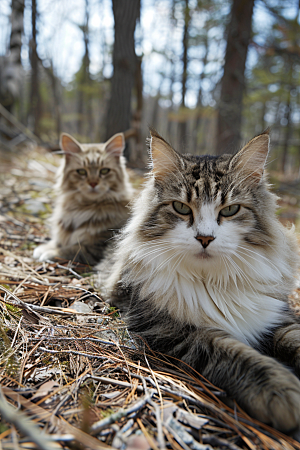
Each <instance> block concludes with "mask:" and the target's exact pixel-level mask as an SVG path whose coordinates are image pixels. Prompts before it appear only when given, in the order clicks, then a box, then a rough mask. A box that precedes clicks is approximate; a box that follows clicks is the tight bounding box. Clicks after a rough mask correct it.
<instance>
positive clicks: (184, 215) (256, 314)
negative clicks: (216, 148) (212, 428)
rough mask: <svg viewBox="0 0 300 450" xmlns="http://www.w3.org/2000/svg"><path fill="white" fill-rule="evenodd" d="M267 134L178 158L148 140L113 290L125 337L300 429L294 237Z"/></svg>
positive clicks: (275, 421) (268, 418)
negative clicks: (269, 163)
mask: <svg viewBox="0 0 300 450" xmlns="http://www.w3.org/2000/svg"><path fill="white" fill-rule="evenodd" d="M268 144H269V136H268V133H263V134H261V135H259V136H257V137H255V138H254V139H252V140H251V141H250V142H249V143H248V144H247V145H246V146H245V147H244V148H243V149H242V150H240V151H239V152H238V153H237V154H236V155H223V156H220V157H215V156H191V155H180V154H178V153H177V152H175V150H173V149H172V148H171V146H170V145H169V144H168V143H167V142H166V141H165V140H164V139H163V138H162V137H160V136H159V135H158V133H157V132H155V131H154V130H152V132H151V158H152V166H153V168H152V172H151V174H150V177H149V180H148V181H147V183H146V184H145V187H144V189H143V191H142V193H141V195H140V197H139V198H137V199H136V201H135V203H134V206H133V215H132V218H131V220H130V221H129V223H128V225H127V226H126V227H125V228H124V230H123V231H122V234H121V237H120V238H119V243H118V249H117V252H116V255H117V259H116V263H115V266H114V270H113V273H112V275H111V277H110V279H109V280H108V283H107V292H108V294H107V295H108V298H109V299H110V302H111V303H112V304H114V305H115V306H118V307H120V308H121V309H122V310H124V311H127V315H126V320H127V323H128V327H129V330H130V331H131V332H134V333H136V334H138V335H140V336H141V337H142V338H143V339H144V340H146V341H147V342H148V344H149V345H150V346H151V347H152V349H154V350H157V351H160V352H163V353H166V354H168V355H170V356H172V357H175V358H178V359H181V360H182V361H184V362H186V363H188V364H190V365H191V366H193V367H194V368H195V369H196V370H197V371H199V372H200V373H201V374H202V375H203V376H204V377H206V378H207V379H208V380H210V381H211V382H212V383H214V384H215V385H217V386H219V387H220V388H222V389H224V390H225V391H226V392H227V394H228V395H229V396H230V397H231V398H233V399H234V400H236V401H237V403H238V404H239V405H240V406H241V407H242V408H243V409H244V410H245V411H246V412H247V413H248V414H249V415H251V416H252V417H254V418H256V419H259V420H260V421H262V422H265V423H267V424H270V425H271V426H273V427H275V428H277V429H278V430H282V431H284V432H287V433H291V432H294V431H295V430H299V428H300V381H299V379H298V377H300V325H299V323H298V319H297V318H296V317H295V315H294V314H293V313H292V311H291V310H290V308H289V305H288V295H289V293H290V292H291V290H292V289H293V285H294V277H295V275H296V271H297V264H298V256H297V242H296V238H295V235H294V233H293V230H292V229H291V230H288V229H287V228H284V227H283V226H282V225H281V224H280V223H279V221H278V219H277V217H276V197H275V195H274V194H273V193H271V192H270V190H269V186H268V184H267V181H266V178H265V175H264V166H265V162H266V158H267V155H268Z"/></svg>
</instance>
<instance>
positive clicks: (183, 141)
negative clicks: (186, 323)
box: [178, 0, 191, 151]
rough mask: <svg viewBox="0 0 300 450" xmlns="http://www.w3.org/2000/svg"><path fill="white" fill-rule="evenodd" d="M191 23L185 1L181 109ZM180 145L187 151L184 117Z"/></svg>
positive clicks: (183, 99)
mask: <svg viewBox="0 0 300 450" xmlns="http://www.w3.org/2000/svg"><path fill="white" fill-rule="evenodd" d="M190 22H191V15H190V7H189V0H185V5H184V29H183V39H182V44H183V53H182V66H183V68H182V78H181V105H180V106H181V108H182V109H183V110H184V108H185V96H186V84H187V77H188V71H187V70H188V48H189V27H190ZM178 131H179V144H180V146H181V147H182V149H183V150H184V151H186V142H187V124H186V119H185V117H184V116H183V117H182V119H181V120H180V122H179V130H178Z"/></svg>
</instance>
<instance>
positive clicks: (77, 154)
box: [34, 133, 133, 265]
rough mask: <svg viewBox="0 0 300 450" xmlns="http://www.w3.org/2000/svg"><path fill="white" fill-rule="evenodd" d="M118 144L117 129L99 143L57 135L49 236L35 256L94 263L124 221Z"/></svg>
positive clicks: (126, 190) (125, 193)
mask: <svg viewBox="0 0 300 450" xmlns="http://www.w3.org/2000/svg"><path fill="white" fill-rule="evenodd" d="M124 146H125V141H124V135H123V134H122V133H119V134H116V135H114V136H113V137H112V138H111V139H109V140H108V141H107V142H105V143H103V144H79V143H78V142H77V141H76V140H75V139H74V138H73V137H71V136H70V135H68V134H66V133H64V134H62V136H61V149H62V150H63V151H64V153H65V157H64V161H63V164H62V165H61V167H60V169H59V171H58V180H57V184H56V190H57V199H56V205H55V208H54V212H53V216H52V218H51V225H52V239H51V241H50V242H48V243H46V244H43V245H41V246H39V247H37V248H36V249H35V250H34V257H35V258H37V259H39V260H40V261H45V260H47V259H55V258H56V257H58V258H64V259H72V260H75V261H79V262H82V263H85V264H90V265H94V264H96V263H97V262H99V261H100V259H101V258H102V256H103V251H104V249H105V248H106V246H107V244H108V242H109V240H110V238H111V237H112V236H113V234H114V232H115V231H116V230H118V229H119V228H120V227H122V226H123V225H124V223H125V222H126V220H127V218H128V213H129V210H128V208H127V204H128V202H129V201H130V200H131V198H132V195H133V189H132V186H131V184H130V182H129V179H128V174H127V172H126V168H125V159H124V157H123V156H122V153H123V150H124Z"/></svg>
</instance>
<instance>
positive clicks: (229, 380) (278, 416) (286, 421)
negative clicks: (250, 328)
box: [183, 329, 300, 433]
mask: <svg viewBox="0 0 300 450" xmlns="http://www.w3.org/2000/svg"><path fill="white" fill-rule="evenodd" d="M197 334H198V336H197V339H195V338H193V340H194V344H193V346H194V355H195V356H196V353H197V351H199V348H201V347H202V351H203V350H204V351H205V353H206V355H207V356H208V358H205V359H206V363H205V365H204V367H203V365H202V362H201V361H199V362H198V364H196V368H197V369H198V370H199V371H200V372H201V373H202V374H203V375H204V376H205V377H206V378H208V379H209V380H210V381H211V382H212V383H214V384H215V385H216V386H219V387H220V388H222V389H224V390H225V391H226V392H227V393H228V394H229V395H230V396H231V397H232V398H234V399H235V400H236V401H237V403H238V404H239V405H240V406H241V407H242V408H243V409H244V410H245V411H246V412H247V413H248V414H249V415H251V416H252V417H254V418H256V419H258V420H260V421H261V422H264V423H266V424H269V425H271V426H273V427H274V428H276V429H278V430H280V431H283V432H286V433H290V432H293V431H295V430H299V429H300V381H299V380H298V378H297V377H296V376H295V375H293V374H292V373H291V372H290V371H289V370H288V369H287V368H286V367H284V366H283V365H282V364H280V363H279V362H278V361H276V360H275V359H273V358H271V357H268V356H265V355H262V354H261V353H259V352H258V351H257V350H255V349H253V348H252V347H250V346H248V345H246V344H244V343H241V342H239V341H238V340H236V339H234V338H231V337H229V336H228V335H227V334H225V333H224V332H222V331H220V330H214V329H204V330H203V331H202V330H199V332H198V333H197ZM197 341H198V342H197ZM190 351H191V349H190V350H189V353H190ZM190 354H191V353H190ZM183 359H184V358H183Z"/></svg>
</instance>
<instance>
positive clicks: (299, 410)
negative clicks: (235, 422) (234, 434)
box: [249, 368, 300, 433]
mask: <svg viewBox="0 0 300 450" xmlns="http://www.w3.org/2000/svg"><path fill="white" fill-rule="evenodd" d="M250 395H251V394H250ZM249 406H250V410H249V412H250V414H251V415H252V416H253V417H255V418H256V419H258V420H260V421H261V422H264V423H267V424H269V425H271V426H272V427H273V428H276V429H277V430H280V431H283V432H285V433H291V432H293V431H296V430H300V381H299V380H298V378H296V377H295V376H294V375H293V374H292V373H290V372H289V370H288V369H285V368H282V370H280V371H278V373H277V374H275V376H274V378H273V380H269V382H268V383H267V385H265V386H264V387H262V389H261V392H260V393H259V395H255V394H254V395H253V396H252V398H251V399H250V402H249Z"/></svg>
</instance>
